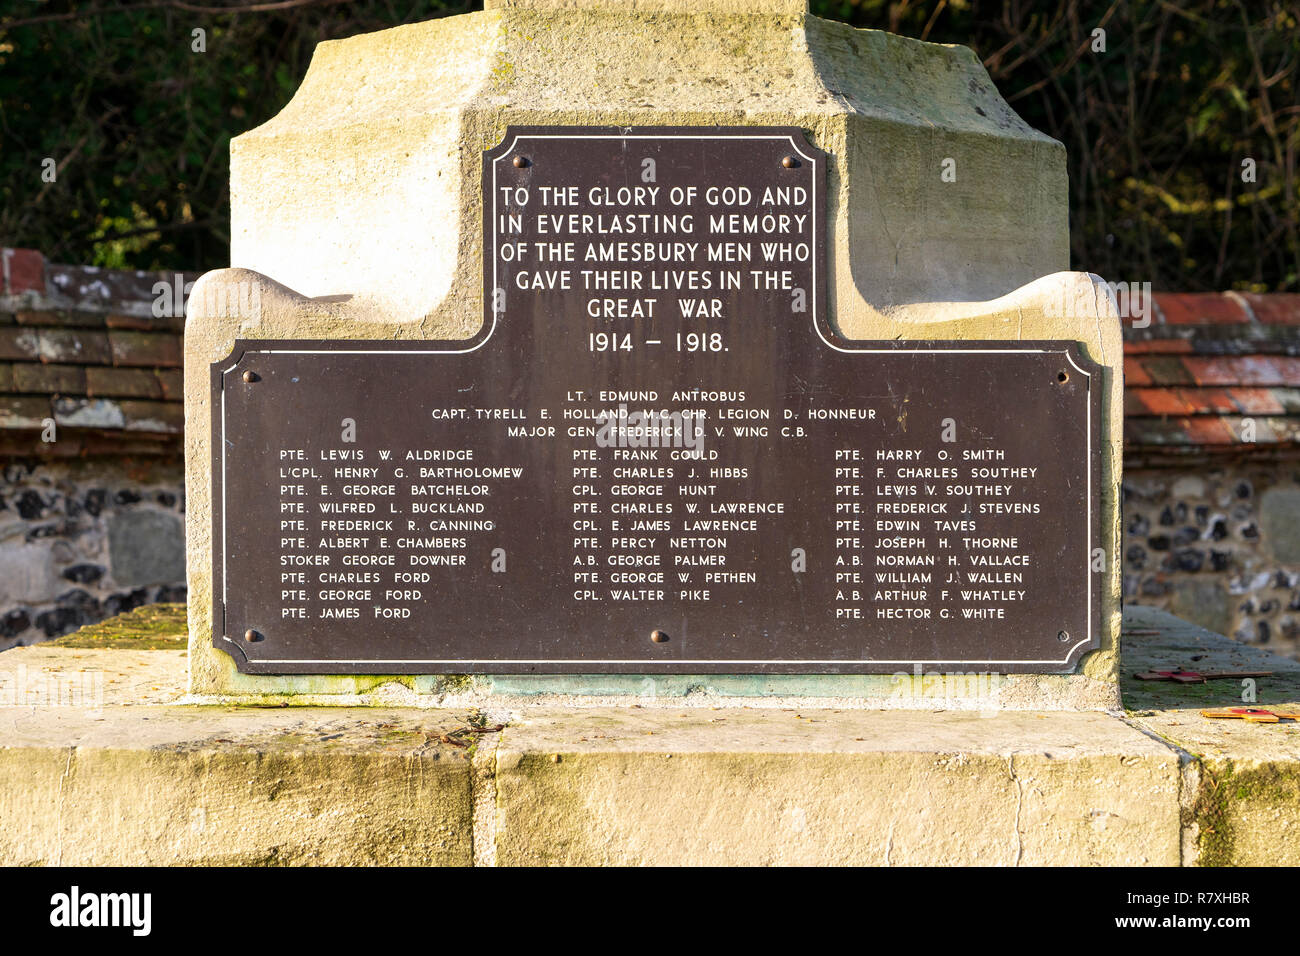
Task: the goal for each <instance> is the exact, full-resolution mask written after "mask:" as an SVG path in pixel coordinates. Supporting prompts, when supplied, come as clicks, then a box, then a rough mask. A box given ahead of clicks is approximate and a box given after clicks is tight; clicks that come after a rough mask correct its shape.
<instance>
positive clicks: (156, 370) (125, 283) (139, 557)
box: [0, 249, 195, 648]
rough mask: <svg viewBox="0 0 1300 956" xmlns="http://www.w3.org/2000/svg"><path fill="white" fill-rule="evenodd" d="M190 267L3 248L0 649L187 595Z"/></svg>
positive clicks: (0, 278)
mask: <svg viewBox="0 0 1300 956" xmlns="http://www.w3.org/2000/svg"><path fill="white" fill-rule="evenodd" d="M194 278H195V276H193V275H188V276H186V275H180V276H178V275H174V274H169V273H145V272H121V271H109V270H101V269H93V268H88V267H82V266H63V265H57V264H54V263H47V262H46V261H45V260H44V258H43V257H42V256H41V255H40V254H39V253H37V252H33V251H31V250H25V249H3V250H0V648H4V647H9V646H12V645H14V644H17V643H25V644H28V643H33V642H35V641H39V640H45V639H46V638H49V637H55V636H58V635H60V634H64V633H67V632H68V631H71V630H75V629H76V628H78V627H80V626H82V625H83V624H88V623H92V622H94V621H98V620H101V619H102V618H105V617H111V616H112V615H114V614H118V613H121V612H122V611H124V610H129V609H130V608H133V607H138V606H139V605H141V604H147V603H152V602H157V601H183V600H184V599H185V559H184V540H185V532H184V523H183V516H184V508H185V489H184V477H183V469H182V458H181V433H182V430H183V427H184V406H183V404H182V400H181V399H182V396H181V364H182V362H181V332H182V331H183V328H184V314H183V308H182V307H181V306H182V305H183V300H184V287H185V284H186V283H187V282H189V281H192V280H193V279H194Z"/></svg>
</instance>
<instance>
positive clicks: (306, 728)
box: [0, 608, 1300, 866]
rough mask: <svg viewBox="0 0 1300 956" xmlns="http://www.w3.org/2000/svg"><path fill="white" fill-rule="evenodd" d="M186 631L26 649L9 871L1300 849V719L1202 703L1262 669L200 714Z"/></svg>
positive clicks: (9, 756)
mask: <svg viewBox="0 0 1300 956" xmlns="http://www.w3.org/2000/svg"><path fill="white" fill-rule="evenodd" d="M1125 626H1126V628H1127V629H1129V630H1131V631H1132V632H1133V635H1132V637H1131V638H1129V640H1128V642H1127V645H1126V646H1127V647H1128V648H1129V653H1130V655H1131V657H1132V660H1130V661H1128V662H1127V663H1126V670H1130V671H1131V670H1134V669H1145V668H1148V667H1157V666H1158V667H1162V668H1168V667H1174V666H1179V665H1184V666H1192V664H1193V661H1192V658H1193V655H1196V656H1197V659H1196V661H1195V666H1197V667H1200V668H1202V669H1204V670H1227V669H1247V670H1272V671H1275V674H1274V675H1273V676H1272V677H1268V678H1260V679H1259V680H1258V681H1257V695H1258V706H1266V707H1290V708H1293V709H1294V708H1297V707H1298V706H1300V664H1297V663H1296V662H1294V661H1288V660H1284V659H1281V658H1277V657H1273V656H1271V655H1268V654H1264V653H1262V652H1260V651H1259V650H1257V649H1254V648H1247V647H1243V646H1241V645H1238V644H1235V643H1234V642H1232V641H1229V640H1227V639H1225V638H1222V637H1220V636H1218V635H1214V634H1210V633H1209V632H1207V631H1203V630H1201V629H1199V628H1195V627H1192V626H1190V625H1187V624H1185V623H1183V622H1181V621H1178V620H1177V619H1175V618H1172V617H1170V616H1169V615H1167V614H1163V613H1161V612H1158V611H1152V610H1149V609H1143V608H1134V609H1132V610H1131V612H1130V613H1129V615H1128V616H1127V618H1126V625H1125ZM183 643H184V621H183V618H182V617H181V616H180V615H176V616H175V617H174V618H173V620H172V622H171V624H170V627H168V625H167V622H166V621H165V620H163V619H162V618H161V616H160V614H159V613H153V614H151V615H147V616H141V615H140V613H139V612H137V613H136V614H135V615H133V616H127V618H126V619H119V620H118V621H116V622H108V623H107V624H105V625H101V626H99V627H96V628H93V629H92V628H87V629H85V630H84V631H83V632H81V633H79V634H75V635H70V636H69V637H66V638H62V639H60V640H58V641H55V642H51V643H48V644H42V645H38V646H35V647H28V648H19V649H15V650H12V651H6V652H4V653H3V654H0V815H3V818H4V819H5V821H6V824H5V826H4V827H3V828H2V829H0V864H5V865H17V864H42V863H43V864H58V863H63V864H70V865H75V864H119V865H134V864H177V863H267V864H278V863H290V864H294V863H316V864H331V863H332V864H457V865H469V864H471V863H472V864H476V865H492V864H497V865H511V864H528V863H623V864H683V863H702V862H711V863H721V864H773V863H786V864H802V863H808V864H834V863H875V864H885V863H912V864H967V863H974V864H991V865H1007V866H1011V865H1018V864H1020V865H1030V864H1064V865H1079V864H1151V865H1179V864H1181V865H1224V864H1240V865H1249V864H1277V865H1296V864H1300V839H1298V838H1297V834H1300V723H1295V722H1291V723H1282V724H1275V725H1261V724H1248V723H1245V722H1242V721H1213V720H1209V719H1207V718H1204V717H1202V716H1201V715H1200V709H1201V708H1203V707H1222V706H1232V705H1234V704H1239V703H1240V694H1241V687H1240V686H1239V682H1238V681H1214V682H1210V683H1208V684H1201V685H1197V684H1173V683H1160V684H1152V683H1141V682H1138V681H1133V680H1127V679H1126V686H1125V703H1126V705H1127V707H1128V708H1129V709H1128V710H1127V711H1126V712H1122V713H1113V714H1106V713H1091V714H1069V713H1062V712H1059V711H1053V712H1032V711H1029V712H1018V713H1012V712H1005V711H988V712H987V713H986V714H985V715H983V716H981V715H980V714H978V713H900V712H893V713H884V712H879V711H871V710H863V709H857V710H842V711H838V712H834V711H805V710H791V709H783V708H781V707H775V706H771V703H772V702H770V701H769V702H764V701H756V702H755V703H756V706H752V707H738V706H735V704H734V702H732V703H731V704H730V705H728V704H727V702H726V701H725V700H719V699H709V698H704V697H702V696H700V695H695V696H692V697H688V698H684V699H662V698H661V699H659V700H646V701H644V702H643V703H642V706H640V707H628V706H609V705H608V704H606V705H602V706H589V707H582V708H574V707H571V706H569V707H556V706H554V705H551V704H539V703H537V702H536V701H535V699H533V698H529V697H519V696H510V695H499V694H498V695H492V694H473V693H469V692H465V693H461V694H459V695H448V696H445V697H442V698H440V699H438V700H437V701H436V703H437V704H438V706H429V707H423V708H412V707H393V706H386V705H385V704H384V701H385V699H387V692H386V689H385V688H383V687H380V688H377V689H375V690H374V691H373V692H372V693H370V694H368V695H367V696H365V697H364V698H358V699H357V701H356V702H358V703H366V704H369V705H371V706H359V707H350V708H340V707H332V708H322V707H318V706H307V705H303V706H284V707H276V708H256V709H254V708H234V707H227V706H204V705H197V704H194V703H190V702H188V701H189V700H190V699H189V698H187V697H185V696H184V681H185V652H184V651H183V650H179V649H175V648H177V647H178V646H180V645H183ZM169 648H172V649H169ZM426 702H428V703H433V702H434V701H433V700H432V699H428V700H427V701H426ZM287 703H288V701H287V700H286V704H287Z"/></svg>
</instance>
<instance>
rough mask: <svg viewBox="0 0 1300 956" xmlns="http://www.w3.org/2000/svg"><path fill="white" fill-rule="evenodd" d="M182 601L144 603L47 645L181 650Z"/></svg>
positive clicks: (182, 630) (182, 646)
mask: <svg viewBox="0 0 1300 956" xmlns="http://www.w3.org/2000/svg"><path fill="white" fill-rule="evenodd" d="M185 641H186V622H185V605H184V604H148V605H145V606H144V607H138V608H136V609H135V610H133V611H128V612H127V613H125V614H119V615H118V616H117V617H111V618H109V619H108V620H106V621H100V622H99V623H98V624H88V625H86V626H85V627H83V628H81V629H80V630H77V631H73V632H72V633H71V634H65V635H64V636H63V637H60V638H57V639H55V640H53V641H50V642H49V645H48V646H51V647H80V648H96V649H100V650H104V649H116V650H131V651H160V650H165V651H180V650H184V649H185Z"/></svg>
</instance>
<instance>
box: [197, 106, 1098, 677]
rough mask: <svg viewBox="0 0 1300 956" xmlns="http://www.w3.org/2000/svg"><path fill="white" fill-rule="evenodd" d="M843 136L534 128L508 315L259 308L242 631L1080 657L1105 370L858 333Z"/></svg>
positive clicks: (304, 658) (676, 649) (859, 667)
mask: <svg viewBox="0 0 1300 956" xmlns="http://www.w3.org/2000/svg"><path fill="white" fill-rule="evenodd" d="M824 162H825V157H824V156H823V154H821V153H820V152H819V151H817V150H815V149H813V148H812V147H810V146H809V145H808V144H807V142H806V141H805V140H804V139H803V136H802V134H801V133H799V132H798V131H792V130H788V129H764V128H759V129H751V128H731V129H722V130H718V129H709V130H643V131H638V130H588V129H583V128H575V129H563V130H532V129H513V128H512V129H511V130H510V131H509V133H508V134H507V136H506V137H505V139H504V141H503V143H502V145H501V146H500V147H498V148H497V149H496V150H493V151H492V152H490V153H488V154H486V155H485V158H484V313H485V315H484V324H483V330H482V331H481V332H480V333H479V334H478V335H477V336H475V337H474V338H473V339H470V340H465V341H440V342H403V343H395V342H391V341H383V342H380V341H375V342H366V341H361V342H358V341H335V342H315V341H313V342H254V341H248V342H241V343H238V345H237V348H236V351H235V354H234V355H233V356H232V358H231V359H229V360H227V361H225V362H222V363H217V364H216V365H214V367H213V390H214V402H213V425H214V430H215V433H216V434H217V435H218V436H219V438H220V441H219V442H218V443H217V446H218V448H219V451H218V453H217V455H216V458H215V459H214V463H213V464H214V482H215V486H216V487H217V488H218V489H219V494H218V495H217V499H218V503H219V507H218V508H217V514H216V516H215V518H214V541H215V542H216V546H215V548H214V551H215V555H214V557H215V563H216V568H215V570H216V578H215V580H216V590H217V593H216V595H215V596H214V597H215V604H216V611H217V617H216V620H217V630H218V633H217V634H216V635H215V641H216V644H217V646H219V647H223V648H224V649H226V650H227V651H229V652H230V653H232V654H233V655H234V656H235V658H236V660H237V661H238V662H239V664H240V666H241V668H242V669H244V670H248V671H254V672H267V673H312V672H344V673H346V672H362V673H364V672H369V673H420V672H433V673H436V672H446V671H454V672H492V671H498V672H520V671H523V672H527V671H537V672H552V673H565V672H568V673H582V672H626V673H659V672H665V671H671V672H679V673H708V672H724V673H725V672H773V673H779V672H828V673H836V672H845V673H848V672H884V673H892V672H897V671H900V670H906V669H908V668H909V667H910V666H912V665H921V666H924V667H926V668H928V669H929V668H936V667H943V666H948V667H961V668H963V669H969V670H981V671H990V672H997V671H1044V672H1063V671H1067V670H1069V669H1071V668H1072V667H1073V666H1074V665H1075V664H1076V663H1077V661H1078V659H1079V657H1080V656H1081V655H1082V654H1083V653H1084V652H1086V651H1087V650H1088V649H1091V648H1092V647H1095V646H1096V641H1097V636H1098V626H1097V621H1098V619H1099V614H1100V608H1099V600H1100V590H1099V588H1100V582H1099V575H1097V574H1095V573H1093V572H1092V571H1091V570H1090V567H1089V558H1090V555H1091V554H1092V550H1093V549H1094V548H1095V547H1097V546H1098V530H1097V529H1098V527H1099V519H1100V516H1099V515H1098V513H1097V500H1098V494H1097V493H1098V486H1097V482H1098V474H1099V472H1098V465H1097V455H1098V446H1097V434H1098V428H1099V414H1098V410H1099V405H1098V401H1099V398H1098V395H1099V387H1100V382H1099V380H1098V379H1097V378H1096V376H1097V375H1098V369H1097V367H1096V366H1095V365H1093V364H1092V363H1091V362H1089V361H1088V360H1087V359H1086V358H1085V357H1084V356H1082V355H1081V354H1080V352H1079V351H1078V349H1077V347H1076V346H1074V345H1073V344H1071V343H1063V342H1033V343H1025V342H1014V343H1012V342H1001V343H994V342H911V343H903V342H876V343H873V342H848V341H845V340H843V339H842V338H841V337H840V336H839V335H838V334H837V333H835V332H834V330H833V329H832V328H831V326H830V325H829V323H828V321H827V317H826V307H825V289H824V280H825V264H824V260H823V251H824V245H825V241H824V240H825V236H824V230H825V221H824V196H823V195H822V190H823V188H824V180H823V175H824ZM249 371H251V372H253V373H254V374H253V375H252V376H251V377H248V376H245V374H244V373H245V372H249ZM250 378H251V380H249V379H250ZM250 633H252V634H255V635H256V637H257V639H256V640H248V639H246V637H245V635H246V634H250ZM652 634H653V635H654V636H653V637H652Z"/></svg>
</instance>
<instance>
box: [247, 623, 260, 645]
mask: <svg viewBox="0 0 1300 956" xmlns="http://www.w3.org/2000/svg"><path fill="white" fill-rule="evenodd" d="M261 639H262V635H261V634H260V633H259V632H257V631H255V630H253V629H252V628H251V627H250V628H249V629H248V630H246V631H245V632H244V640H246V641H248V643H250V644H256V643H257V642H258V641H260V640H261Z"/></svg>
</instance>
